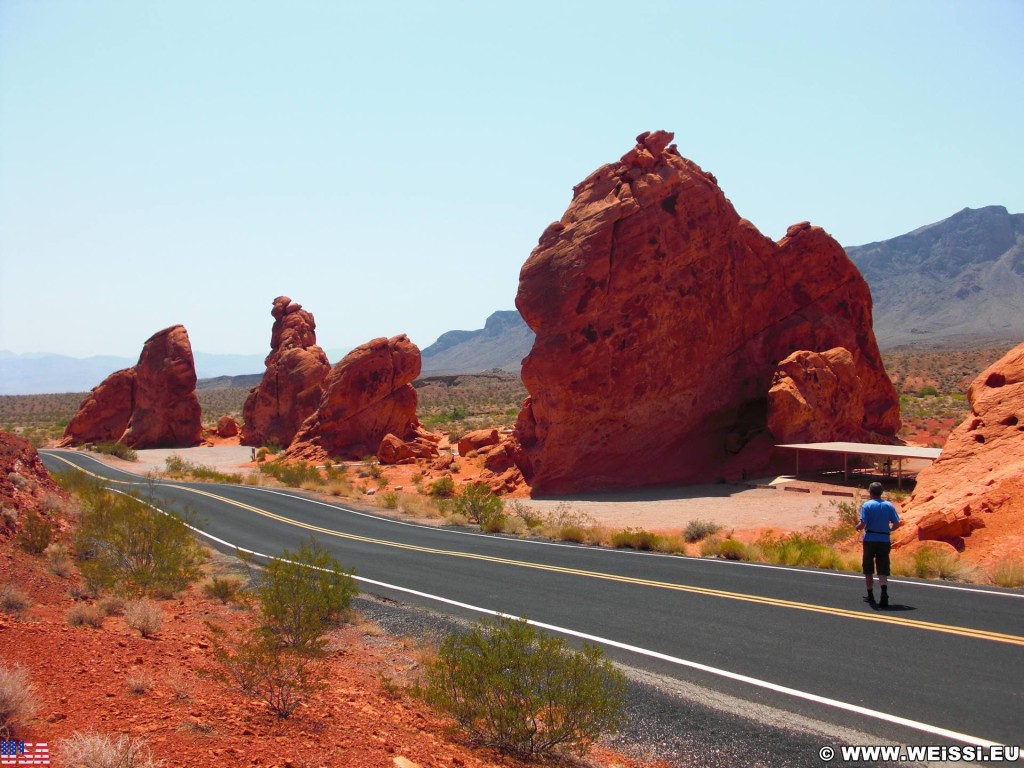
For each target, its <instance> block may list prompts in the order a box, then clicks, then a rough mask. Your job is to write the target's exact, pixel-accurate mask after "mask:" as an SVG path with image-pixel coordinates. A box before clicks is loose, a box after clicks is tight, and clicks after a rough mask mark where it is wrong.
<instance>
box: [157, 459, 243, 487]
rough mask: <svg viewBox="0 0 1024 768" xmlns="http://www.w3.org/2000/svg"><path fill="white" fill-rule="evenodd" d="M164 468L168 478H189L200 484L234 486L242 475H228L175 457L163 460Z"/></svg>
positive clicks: (235, 473) (241, 479) (234, 473)
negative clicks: (226, 484)
mask: <svg viewBox="0 0 1024 768" xmlns="http://www.w3.org/2000/svg"><path fill="white" fill-rule="evenodd" d="M164 467H165V469H164V472H165V474H166V475H167V476H168V477H172V478H177V479H185V478H190V479H192V480H198V481H200V482H207V483H232V484H235V485H238V484H240V483H241V482H242V481H243V478H242V475H241V474H239V473H237V472H232V473H230V474H228V473H225V472H221V471H219V470H216V469H213V468H212V467H207V466H205V465H203V464H194V463H193V462H191V461H186V460H185V459H183V458H181V456H177V455H172V456H168V457H167V458H166V459H164Z"/></svg>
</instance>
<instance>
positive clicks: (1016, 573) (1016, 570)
mask: <svg viewBox="0 0 1024 768" xmlns="http://www.w3.org/2000/svg"><path fill="white" fill-rule="evenodd" d="M992 583H993V584H995V585H996V586H997V587H1010V588H1015V587H1024V560H1021V559H1020V558H1013V557H1010V558H1004V559H1003V560H1000V561H999V562H998V563H996V565H995V567H993V568H992Z"/></svg>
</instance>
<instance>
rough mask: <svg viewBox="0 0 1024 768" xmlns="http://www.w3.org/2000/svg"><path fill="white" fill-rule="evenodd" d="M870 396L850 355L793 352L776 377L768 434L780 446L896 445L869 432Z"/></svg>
mask: <svg viewBox="0 0 1024 768" xmlns="http://www.w3.org/2000/svg"><path fill="white" fill-rule="evenodd" d="M866 394H867V393H866V392H865V391H864V389H863V388H862V387H861V386H860V384H859V382H858V380H857V367H856V365H855V364H854V360H853V355H852V354H851V353H850V351H849V350H847V349H843V348H842V347H838V348H836V349H829V350H826V351H824V352H821V353H818V352H809V351H806V350H802V351H799V352H794V353H793V354H791V355H790V356H789V357H787V358H786V359H785V360H783V361H782V362H780V363H779V365H778V367H777V368H776V370H775V374H774V375H773V376H772V386H771V389H769V390H768V429H769V431H770V432H771V433H772V436H773V437H774V438H775V440H776V442H778V443H819V442H827V441H829V440H835V439H837V437H836V436H837V435H841V436H842V437H841V438H839V439H843V440H849V441H853V442H857V443H880V442H893V441H892V440H891V439H890V438H891V436H890V435H878V434H877V433H873V432H870V431H868V430H867V429H865V427H864V424H865V421H866V419H865V404H864V396H865V395H866Z"/></svg>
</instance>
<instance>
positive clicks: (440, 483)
mask: <svg viewBox="0 0 1024 768" xmlns="http://www.w3.org/2000/svg"><path fill="white" fill-rule="evenodd" d="M430 495H431V496H433V497H434V498H437V499H450V498H451V497H452V496H454V495H455V481H454V480H452V479H451V477H449V476H448V475H445V476H444V477H439V478H438V479H437V480H435V481H434V482H432V483H431V484H430Z"/></svg>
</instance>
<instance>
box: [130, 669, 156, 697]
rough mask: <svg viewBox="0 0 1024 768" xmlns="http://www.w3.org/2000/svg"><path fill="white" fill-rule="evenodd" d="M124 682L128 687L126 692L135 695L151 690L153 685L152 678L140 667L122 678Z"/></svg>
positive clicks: (141, 694)
mask: <svg viewBox="0 0 1024 768" xmlns="http://www.w3.org/2000/svg"><path fill="white" fill-rule="evenodd" d="M124 684H125V685H126V686H127V687H128V692H129V693H133V694H135V695H136V696H143V695H145V694H147V693H149V692H150V691H151V690H153V687H154V682H153V678H152V677H151V676H150V675H149V674H148V673H147V672H145V671H144V670H141V669H140V670H138V671H135V672H132V673H130V674H129V675H128V676H127V677H126V678H125V679H124Z"/></svg>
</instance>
